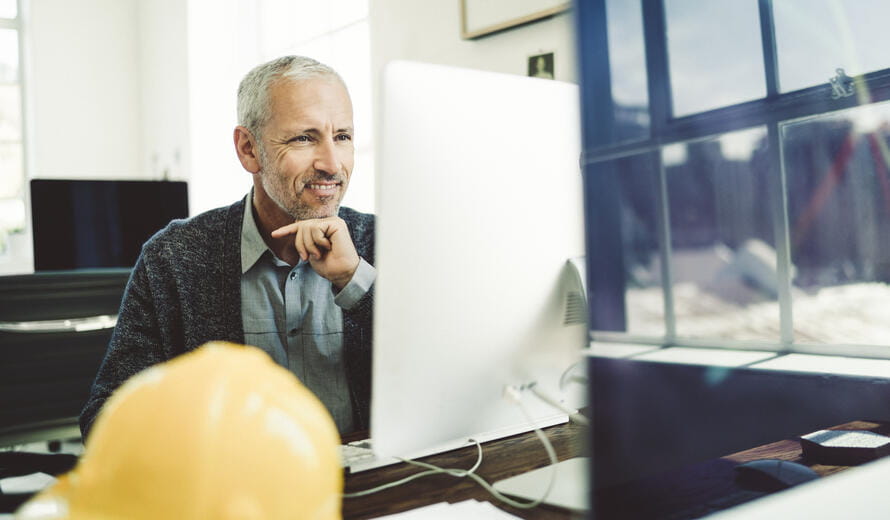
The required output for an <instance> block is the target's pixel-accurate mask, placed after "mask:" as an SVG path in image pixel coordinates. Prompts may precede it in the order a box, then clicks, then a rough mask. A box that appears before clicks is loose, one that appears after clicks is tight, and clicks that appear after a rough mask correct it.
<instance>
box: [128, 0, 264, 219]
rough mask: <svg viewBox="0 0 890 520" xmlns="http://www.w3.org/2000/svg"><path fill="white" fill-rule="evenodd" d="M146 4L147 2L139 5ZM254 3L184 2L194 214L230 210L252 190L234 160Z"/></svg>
mask: <svg viewBox="0 0 890 520" xmlns="http://www.w3.org/2000/svg"><path fill="white" fill-rule="evenodd" d="M143 1H150V0H143ZM255 3H256V2H255V1H254V0H188V15H187V18H188V27H187V45H186V47H187V49H188V95H189V107H188V121H189V125H190V129H189V143H190V146H191V162H190V166H189V167H190V175H189V203H190V208H189V209H190V211H191V212H192V214H195V213H200V212H202V211H205V210H208V209H211V208H215V207H219V206H223V205H227V204H231V203H232V202H235V201H236V200H238V199H240V198H241V197H243V196H244V195H245V194H246V193H247V191H248V190H249V189H250V186H251V177H250V174H249V173H247V172H246V171H244V169H243V168H242V167H241V163H239V162H238V157H237V155H236V154H235V145H234V144H233V140H232V139H233V137H232V133H233V131H234V129H235V125H236V124H237V110H236V100H237V91H238V83H239V82H240V81H241V78H242V77H243V76H244V74H246V73H247V71H248V70H250V68H251V67H253V66H254V65H256V64H257V38H258V35H257V26H256V7H255Z"/></svg>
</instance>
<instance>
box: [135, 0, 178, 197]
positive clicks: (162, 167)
mask: <svg viewBox="0 0 890 520" xmlns="http://www.w3.org/2000/svg"><path fill="white" fill-rule="evenodd" d="M137 4H138V5H137V21H138V26H137V28H138V30H137V34H138V35H139V80H140V81H139V90H140V100H141V105H140V108H141V114H142V120H141V128H142V154H141V156H140V157H139V169H140V171H141V172H143V174H144V175H146V176H148V177H149V178H152V179H163V178H168V179H171V180H188V176H189V173H190V171H189V170H190V162H191V153H190V147H189V128H190V127H189V120H188V106H189V95H188V86H189V85H188V59H187V53H186V45H187V43H188V41H187V38H186V28H187V23H186V22H187V18H186V14H187V10H186V3H185V2H182V1H181V0H139V1H137Z"/></svg>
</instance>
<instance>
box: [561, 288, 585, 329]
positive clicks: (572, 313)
mask: <svg viewBox="0 0 890 520" xmlns="http://www.w3.org/2000/svg"><path fill="white" fill-rule="evenodd" d="M582 323H587V302H586V301H585V298H584V295H582V294H581V293H580V292H578V291H569V292H568V294H566V313H565V319H564V320H563V324H565V325H578V324H582Z"/></svg>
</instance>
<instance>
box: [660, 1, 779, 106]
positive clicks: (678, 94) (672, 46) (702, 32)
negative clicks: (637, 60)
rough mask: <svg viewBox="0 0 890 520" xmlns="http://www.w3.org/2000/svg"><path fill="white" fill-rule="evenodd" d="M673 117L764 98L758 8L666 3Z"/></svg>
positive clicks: (740, 4) (737, 3) (747, 4)
mask: <svg viewBox="0 0 890 520" xmlns="http://www.w3.org/2000/svg"><path fill="white" fill-rule="evenodd" d="M664 5H665V17H666V23H667V38H668V42H667V43H668V59H669V62H670V80H671V92H672V95H673V101H674V104H673V107H674V115H675V116H677V117H679V116H684V115H689V114H692V113H696V112H702V111H705V110H711V109H714V108H720V107H724V106H729V105H732V104H736V103H740V102H743V101H750V100H752V99H758V98H761V97H763V96H764V95H765V94H766V80H765V74H764V68H763V50H762V49H763V46H762V43H761V39H760V15H759V11H758V8H757V2H753V1H749V2H740V1H739V0H708V1H706V2H704V1H701V0H665V4H664Z"/></svg>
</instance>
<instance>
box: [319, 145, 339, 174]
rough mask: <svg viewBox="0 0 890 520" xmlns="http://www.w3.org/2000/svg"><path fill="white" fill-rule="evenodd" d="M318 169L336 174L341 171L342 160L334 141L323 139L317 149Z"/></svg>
mask: <svg viewBox="0 0 890 520" xmlns="http://www.w3.org/2000/svg"><path fill="white" fill-rule="evenodd" d="M315 150H316V151H315V164H314V165H313V166H314V167H315V169H316V170H318V171H323V172H325V173H329V174H331V175H334V174H336V173H339V171H340V160H339V158H338V157H337V150H336V146H335V145H334V142H333V141H331V140H327V139H325V140H322V141H321V142H320V143H319V145H318V146H317V147H316V149H315Z"/></svg>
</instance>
